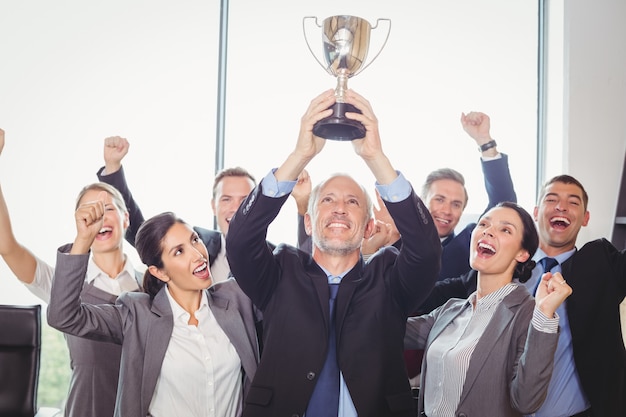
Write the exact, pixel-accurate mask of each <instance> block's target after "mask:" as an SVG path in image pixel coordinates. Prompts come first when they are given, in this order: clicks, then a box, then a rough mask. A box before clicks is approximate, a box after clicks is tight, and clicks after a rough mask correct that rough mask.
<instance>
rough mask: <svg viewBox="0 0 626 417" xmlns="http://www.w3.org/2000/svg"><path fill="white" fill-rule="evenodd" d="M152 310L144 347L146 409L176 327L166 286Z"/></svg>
mask: <svg viewBox="0 0 626 417" xmlns="http://www.w3.org/2000/svg"><path fill="white" fill-rule="evenodd" d="M150 311H151V312H152V313H153V314H152V316H151V317H148V319H149V322H148V326H149V328H148V333H147V336H146V341H145V343H146V344H145V346H148V347H149V348H145V349H144V352H145V353H144V355H145V356H144V366H143V380H142V386H143V392H142V403H144V404H143V406H144V408H143V409H145V410H147V409H148V406H149V405H150V401H152V393H153V392H154V389H155V387H156V382H157V379H158V377H159V373H160V372H161V365H162V364H163V359H164V358H165V352H166V351H167V347H168V346H169V343H170V338H171V337H172V331H173V329H174V316H173V314H172V308H171V306H170V303H169V300H168V298H167V294H166V293H165V287H163V288H162V289H161V290H160V291H159V292H158V293H157V295H156V296H155V297H154V301H153V302H152V307H151V308H150Z"/></svg>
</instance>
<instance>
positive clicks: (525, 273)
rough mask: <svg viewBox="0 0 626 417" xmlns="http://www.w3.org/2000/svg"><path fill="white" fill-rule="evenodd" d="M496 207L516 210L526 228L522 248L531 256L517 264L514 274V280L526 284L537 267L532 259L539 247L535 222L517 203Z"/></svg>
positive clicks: (506, 203)
mask: <svg viewBox="0 0 626 417" xmlns="http://www.w3.org/2000/svg"><path fill="white" fill-rule="evenodd" d="M495 207H506V208H510V209H512V210H515V211H516V212H517V215H518V216H519V217H520V220H521V221H522V226H523V227H524V231H523V233H522V248H524V249H526V250H527V251H528V253H529V254H530V256H529V257H528V260H526V262H518V263H517V266H516V267H515V271H514V272H513V274H514V276H513V278H517V279H518V280H519V281H520V282H526V281H528V280H529V279H530V276H531V274H532V271H533V268H534V267H535V261H533V260H532V257H533V255H534V254H535V252H537V248H538V247H539V235H538V234H537V228H536V227H535V221H534V220H533V218H532V216H531V215H530V214H528V212H527V211H526V210H524V209H523V208H522V207H521V206H519V205H518V204H516V203H512V202H510V201H503V202H501V203H498V204H496V206H495Z"/></svg>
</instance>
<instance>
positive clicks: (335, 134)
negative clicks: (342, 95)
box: [313, 103, 365, 140]
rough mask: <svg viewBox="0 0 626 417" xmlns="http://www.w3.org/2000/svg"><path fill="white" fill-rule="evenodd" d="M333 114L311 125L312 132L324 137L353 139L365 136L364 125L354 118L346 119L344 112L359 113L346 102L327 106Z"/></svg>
mask: <svg viewBox="0 0 626 417" xmlns="http://www.w3.org/2000/svg"><path fill="white" fill-rule="evenodd" d="M329 109H333V114H331V115H330V116H328V117H327V118H325V119H322V120H320V121H319V122H317V123H315V125H313V134H314V135H315V136H319V137H320V138H324V139H331V140H354V139H361V138H364V137H365V126H363V123H361V122H358V121H356V120H352V119H348V118H347V117H346V116H345V114H346V112H351V113H361V111H360V110H359V109H357V108H356V107H354V106H353V105H352V104H348V103H335V104H333V105H332V106H330V107H329Z"/></svg>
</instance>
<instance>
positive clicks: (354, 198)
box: [226, 90, 441, 417]
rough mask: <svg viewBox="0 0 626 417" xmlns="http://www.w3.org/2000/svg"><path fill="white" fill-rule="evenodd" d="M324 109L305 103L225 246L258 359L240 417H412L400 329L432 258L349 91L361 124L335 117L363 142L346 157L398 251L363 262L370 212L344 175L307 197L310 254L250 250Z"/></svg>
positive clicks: (372, 125) (409, 200) (433, 247)
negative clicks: (259, 350) (250, 306)
mask: <svg viewBox="0 0 626 417" xmlns="http://www.w3.org/2000/svg"><path fill="white" fill-rule="evenodd" d="M335 100H336V99H335V96H334V92H333V90H328V91H326V92H325V93H323V94H321V95H320V96H318V97H316V98H315V99H313V100H312V101H311V104H310V106H309V108H308V110H307V112H306V113H305V115H304V116H303V117H302V119H301V127H300V135H299V137H298V141H297V144H296V147H295V149H294V151H292V152H291V153H290V155H289V156H288V157H287V159H286V160H285V161H284V162H283V164H282V165H281V166H280V167H279V168H278V169H276V170H275V171H274V170H273V171H272V172H270V174H268V175H267V176H266V177H265V178H264V179H263V180H262V181H261V183H260V184H259V186H258V187H257V188H255V190H253V192H252V193H251V194H250V196H248V198H247V199H246V200H245V201H244V202H243V203H242V204H241V206H240V207H239V210H238V211H237V213H236V214H235V216H234V217H233V219H232V222H231V224H230V230H229V233H228V236H227V238H226V246H227V253H228V258H229V261H230V264H231V266H232V270H233V273H234V274H235V276H236V277H237V281H238V283H239V285H240V286H241V288H242V289H243V290H244V292H246V294H247V295H248V296H249V297H250V298H251V299H252V301H253V302H254V304H255V305H256V306H257V307H258V308H260V309H261V310H262V311H263V317H264V335H265V339H264V346H265V347H264V351H263V355H262V357H261V363H260V366H259V368H258V370H257V373H256V374H255V378H254V380H253V384H252V385H253V386H252V387H251V390H250V393H249V394H248V396H247V398H246V401H245V406H244V416H246V417H251V416H267V417H270V416H271V417H274V416H302V415H304V414H305V413H306V416H307V417H316V416H324V417H326V416H341V417H353V416H354V417H356V416H357V415H358V416H359V417H386V416H398V417H409V416H410V417H413V416H414V415H415V404H414V401H413V400H412V398H411V392H410V387H409V383H408V380H407V376H406V370H405V367H404V362H403V360H402V351H403V337H404V328H405V323H406V319H407V317H408V315H409V313H410V312H411V311H413V310H414V309H415V308H416V307H417V305H419V304H420V303H421V302H422V300H424V298H425V297H426V296H427V295H428V293H429V291H430V289H431V288H432V285H433V284H434V282H435V280H436V279H437V274H438V272H439V257H440V254H441V246H440V245H439V240H438V237H437V231H436V229H435V226H434V224H433V222H432V218H431V216H430V214H429V213H428V210H427V209H426V207H425V206H424V204H423V203H422V201H421V200H420V198H419V197H418V196H417V195H416V194H415V192H414V191H413V189H412V187H411V185H410V183H409V182H408V181H407V180H406V179H405V178H404V176H403V175H402V174H400V173H398V172H397V171H396V170H395V169H394V168H393V166H392V165H391V163H390V162H389V160H388V159H387V157H386V155H385V154H384V153H383V151H382V146H381V143H380V137H379V134H378V123H377V120H376V116H375V115H374V114H373V112H372V109H371V107H370V105H369V102H367V100H365V99H364V98H363V97H361V96H360V95H358V94H357V93H355V92H354V91H352V90H349V91H348V92H347V93H346V102H347V103H348V104H351V105H354V106H355V107H356V108H357V109H359V110H360V111H361V112H362V113H347V117H348V118H350V119H353V120H357V121H358V122H361V123H363V125H364V126H365V128H366V135H365V137H364V138H363V139H356V140H353V141H352V145H353V147H354V150H355V152H356V153H357V155H359V156H360V157H361V158H363V160H364V161H365V162H366V164H367V165H368V167H369V168H370V170H371V172H372V173H373V175H374V177H375V178H376V181H377V190H378V191H379V193H380V194H381V196H382V198H383V200H384V201H385V204H386V206H387V209H388V210H389V212H390V213H391V216H392V217H393V219H394V221H395V223H396V225H397V227H398V229H399V230H400V232H401V233H402V237H403V245H402V248H401V249H400V250H399V251H398V249H396V248H395V247H386V248H384V249H383V250H381V251H379V252H378V253H377V254H376V255H375V256H373V257H372V258H371V259H370V260H369V262H368V263H364V262H363V259H362V257H361V253H360V248H361V244H362V240H363V238H367V237H368V236H369V234H371V232H372V228H373V225H374V219H373V218H372V202H371V199H370V198H369V197H368V196H367V193H366V191H365V189H364V188H363V187H362V186H361V185H359V184H357V183H356V182H355V181H354V180H353V179H352V178H351V177H349V176H347V175H345V174H335V175H333V176H331V177H330V178H329V179H328V180H326V181H325V182H323V183H322V184H321V185H319V186H318V187H316V188H315V189H314V190H313V193H312V195H311V198H310V201H309V209H308V212H307V214H306V216H305V227H306V229H307V232H308V233H310V234H312V237H313V251H312V254H311V253H310V252H306V251H301V250H298V249H296V248H294V247H292V246H289V245H286V244H281V245H279V246H278V247H277V248H276V249H275V250H274V251H273V252H272V251H270V250H268V248H267V247H265V246H264V245H262V242H263V241H264V240H265V238H266V234H267V229H268V227H269V225H270V224H271V222H272V221H273V220H274V218H275V217H276V216H277V215H278V213H279V211H280V209H281V207H282V205H283V204H284V202H285V201H286V200H287V198H288V195H289V193H290V191H291V189H293V186H294V184H295V182H296V181H295V180H296V178H297V177H298V174H299V173H300V172H302V170H303V169H304V168H305V167H306V165H307V164H308V163H309V162H310V161H311V160H312V159H313V158H314V157H315V156H316V155H317V154H318V153H319V152H320V151H321V150H322V148H323V146H324V144H325V140H324V139H322V138H320V137H316V136H314V135H313V132H312V129H313V125H314V124H315V123H316V122H317V121H318V120H321V119H322V118H324V117H327V116H329V115H330V114H331V112H332V110H327V109H329V107H330V106H331V105H332V104H334V103H335ZM337 284H338V285H337ZM335 291H337V292H336V298H334V297H333V296H332V294H334V293H335ZM333 300H334V305H335V306H336V308H334V309H333V307H332V304H331V303H332V302H333ZM329 304H331V306H330V308H329ZM333 311H334V314H333V313H332V312H333ZM333 318H334V319H333ZM333 329H335V330H333ZM333 337H335V338H336V342H334V343H329V340H330V341H332V340H333ZM333 352H336V356H333ZM332 358H334V359H332ZM325 363H328V364H329V365H334V366H329V369H333V368H334V370H335V372H336V374H335V378H334V382H333V383H334V384H335V385H334V387H333V388H331V389H329V390H328V391H326V392H324V393H322V392H321V388H322V381H324V380H325V377H324V376H325V375H326V367H325V366H324V364H325Z"/></svg>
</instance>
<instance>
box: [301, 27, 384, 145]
mask: <svg viewBox="0 0 626 417" xmlns="http://www.w3.org/2000/svg"><path fill="white" fill-rule="evenodd" d="M313 19H314V20H315V25H316V26H317V28H321V29H322V49H321V51H320V52H318V53H316V52H314V51H313V49H312V48H311V43H310V42H309V39H308V36H307V30H308V29H310V26H311V24H310V22H311V21H312V20H313ZM381 21H385V22H387V34H386V36H385V39H384V41H383V43H382V45H381V47H380V48H379V50H378V53H376V55H375V56H374V58H372V59H371V60H370V61H369V62H368V63H367V64H366V63H365V61H366V59H367V52H368V50H369V46H370V32H371V31H372V29H376V28H377V27H378V24H379V22H381ZM307 25H308V26H309V27H307ZM302 27H303V31H304V40H305V41H306V44H307V46H308V47H309V51H311V54H312V55H313V57H314V58H315V60H316V61H317V62H318V63H319V64H320V65H321V66H322V68H324V69H325V70H326V72H328V73H329V74H330V75H333V76H335V77H337V87H336V88H335V96H336V97H337V101H336V103H335V104H334V105H333V106H332V107H331V108H332V109H333V114H332V115H330V116H329V117H327V118H325V119H322V120H320V121H319V122H317V123H316V124H315V126H313V133H314V134H315V135H316V136H319V137H321V138H325V139H333V140H353V139H360V138H362V137H365V126H363V124H362V123H361V122H357V121H356V120H351V119H348V118H346V116H345V113H346V112H354V113H361V112H360V111H359V110H358V109H357V108H356V107H354V106H352V105H351V104H348V103H346V102H345V101H344V93H345V91H346V90H347V89H348V78H350V77H353V76H355V75H357V74H358V73H360V72H361V71H363V70H364V69H365V68H367V67H368V66H369V65H370V64H371V63H372V62H374V60H375V59H376V58H377V57H378V55H379V54H380V52H381V51H382V50H383V48H384V46H385V44H386V43H387V39H388V38H389V33H390V31H391V20H389V19H378V20H377V21H376V26H374V27H372V26H371V25H370V24H369V22H368V21H367V20H365V19H362V18H360V17H355V16H343V15H342V16H331V17H328V18H326V19H324V21H323V22H322V25H320V24H319V23H318V19H317V17H314V16H307V17H305V18H303V20H302ZM308 31H309V32H310V30H308ZM320 56H321V57H322V58H320Z"/></svg>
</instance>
